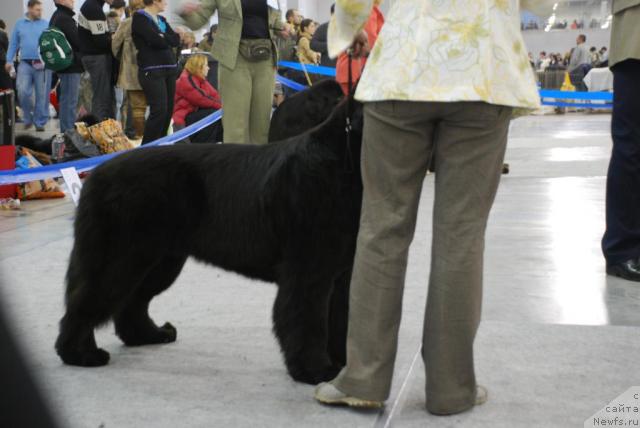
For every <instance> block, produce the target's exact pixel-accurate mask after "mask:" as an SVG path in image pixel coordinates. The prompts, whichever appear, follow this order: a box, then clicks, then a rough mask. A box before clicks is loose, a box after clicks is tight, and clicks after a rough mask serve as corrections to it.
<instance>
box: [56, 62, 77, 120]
mask: <svg viewBox="0 0 640 428" xmlns="http://www.w3.org/2000/svg"><path fill="white" fill-rule="evenodd" d="M58 77H59V78H60V100H59V101H60V113H59V116H60V132H64V131H66V130H67V129H73V128H74V124H75V122H76V115H77V113H78V94H79V91H80V73H61V74H58Z"/></svg>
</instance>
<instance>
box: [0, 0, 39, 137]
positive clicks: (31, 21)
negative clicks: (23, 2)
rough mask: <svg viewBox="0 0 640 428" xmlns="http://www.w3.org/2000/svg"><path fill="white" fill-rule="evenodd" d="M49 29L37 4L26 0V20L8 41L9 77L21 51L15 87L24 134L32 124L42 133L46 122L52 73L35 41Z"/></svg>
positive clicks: (17, 24) (15, 29) (23, 19)
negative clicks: (15, 59)
mask: <svg viewBox="0 0 640 428" xmlns="http://www.w3.org/2000/svg"><path fill="white" fill-rule="evenodd" d="M48 26H49V23H48V22H47V21H45V20H44V19H42V3H41V2H40V0H29V2H28V3H27V14H26V16H25V17H24V18H21V19H19V20H18V22H16V25H15V27H14V28H13V32H12V33H11V38H10V39H9V49H8V50H7V56H6V58H5V60H6V63H5V66H4V67H5V71H7V72H8V73H10V72H11V71H13V60H14V58H15V56H16V53H17V52H18V51H20V64H19V65H18V71H17V83H16V86H17V90H18V104H20V108H21V109H22V116H23V117H22V119H23V122H24V129H25V130H26V129H30V128H31V127H32V126H33V124H34V123H35V125H36V131H38V132H42V131H44V127H45V125H46V124H47V122H48V121H49V89H50V88H49V86H50V82H51V72H50V71H49V70H46V69H45V68H44V63H43V62H42V61H41V60H40V53H39V51H38V40H39V39H40V35H41V34H42V32H43V31H44V30H46V29H47V27H48ZM34 90H35V105H34V102H33V95H34Z"/></svg>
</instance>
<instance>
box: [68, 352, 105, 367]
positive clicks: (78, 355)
mask: <svg viewBox="0 0 640 428" xmlns="http://www.w3.org/2000/svg"><path fill="white" fill-rule="evenodd" d="M58 355H59V356H60V358H61V359H62V362H64V363H65V364H68V365H70V366H80V367H100V366H104V365H107V364H108V363H109V353H108V352H107V351H105V350H104V349H100V348H96V349H89V350H82V351H79V350H58Z"/></svg>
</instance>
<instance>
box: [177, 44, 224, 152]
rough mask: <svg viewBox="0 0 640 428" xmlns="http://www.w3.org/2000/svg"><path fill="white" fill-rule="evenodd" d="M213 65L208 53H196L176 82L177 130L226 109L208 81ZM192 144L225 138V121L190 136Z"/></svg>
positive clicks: (212, 141) (213, 141) (214, 141)
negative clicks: (209, 61) (223, 132)
mask: <svg viewBox="0 0 640 428" xmlns="http://www.w3.org/2000/svg"><path fill="white" fill-rule="evenodd" d="M208 72H209V64H208V61H207V57H206V56H205V55H193V56H191V57H190V58H189V59H188V60H187V63H186V64H185V66H184V71H183V72H182V74H181V75H180V78H179V79H178V82H177V83H176V95H175V102H174V108H173V129H174V130H178V129H182V128H184V127H185V126H189V125H191V124H192V123H195V122H197V121H199V120H200V119H203V118H205V117H207V116H209V115H210V114H212V113H214V112H215V111H216V110H219V109H220V108H222V103H221V102H220V95H219V94H218V91H216V90H215V88H214V87H213V86H211V84H210V83H209V82H208V81H207V73H208ZM190 141H191V142H192V143H216V142H219V141H222V122H221V121H218V122H216V123H214V124H213V125H211V126H208V127H206V128H205V129H203V130H201V131H199V132H197V133H196V134H194V135H192V136H191V137H190Z"/></svg>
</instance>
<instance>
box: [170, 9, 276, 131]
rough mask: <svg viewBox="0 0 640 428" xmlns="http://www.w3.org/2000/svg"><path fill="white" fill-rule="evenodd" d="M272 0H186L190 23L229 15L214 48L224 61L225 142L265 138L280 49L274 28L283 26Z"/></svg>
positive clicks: (185, 11) (184, 15)
mask: <svg viewBox="0 0 640 428" xmlns="http://www.w3.org/2000/svg"><path fill="white" fill-rule="evenodd" d="M269 3H271V1H269V2H267V0H235V1H234V2H232V1H228V2H222V1H218V0H202V1H201V3H199V4H194V3H186V4H185V5H184V6H183V10H182V12H181V16H182V18H183V19H184V20H185V22H186V23H187V25H189V27H191V29H193V30H195V29H198V28H200V27H202V26H204V25H206V24H208V22H209V19H210V18H211V15H213V13H214V12H215V11H216V10H217V11H218V15H219V16H224V17H225V19H223V20H220V22H219V23H218V25H219V27H218V34H217V36H216V38H215V39H214V40H213V47H212V50H211V53H212V55H213V57H214V58H215V59H217V60H218V61H219V68H218V86H219V90H220V96H221V97H222V104H223V105H224V115H223V116H222V127H223V128H224V142H225V143H253V144H266V143H267V141H268V137H269V120H270V117H271V104H272V100H273V90H274V86H275V67H276V64H277V62H278V53H277V50H276V45H275V39H276V36H275V32H281V31H282V30H284V25H283V24H282V22H281V20H280V11H279V10H278V9H275V8H273V7H271V6H270V5H269Z"/></svg>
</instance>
